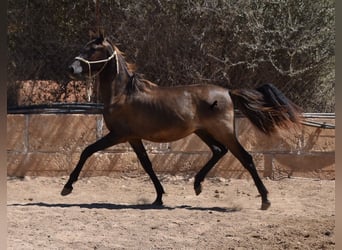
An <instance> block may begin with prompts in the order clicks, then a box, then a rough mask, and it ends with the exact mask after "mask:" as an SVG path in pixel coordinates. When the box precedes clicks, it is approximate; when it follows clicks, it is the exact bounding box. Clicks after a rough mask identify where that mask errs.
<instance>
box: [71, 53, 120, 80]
mask: <svg viewBox="0 0 342 250" xmlns="http://www.w3.org/2000/svg"><path fill="white" fill-rule="evenodd" d="M113 51H114V52H113V54H112V55H111V56H110V57H108V58H106V59H103V60H96V61H88V60H86V59H84V58H82V57H79V56H76V57H75V60H79V61H82V62H84V63H86V64H87V65H88V69H89V78H90V79H91V78H95V76H97V75H98V74H100V73H101V72H102V70H103V69H104V67H105V66H106V65H107V63H108V62H109V61H110V60H112V59H113V57H114V56H115V58H116V71H117V74H119V63H118V57H117V53H116V51H115V50H114V49H113ZM97 63H105V64H103V66H102V68H101V69H100V70H99V71H98V72H97V73H96V74H95V75H92V74H91V66H90V65H91V64H97Z"/></svg>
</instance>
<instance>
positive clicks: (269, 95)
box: [230, 84, 302, 134]
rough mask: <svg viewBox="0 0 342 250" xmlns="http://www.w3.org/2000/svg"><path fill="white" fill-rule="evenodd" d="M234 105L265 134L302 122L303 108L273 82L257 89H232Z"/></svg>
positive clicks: (231, 94)
mask: <svg viewBox="0 0 342 250" xmlns="http://www.w3.org/2000/svg"><path fill="white" fill-rule="evenodd" d="M230 96H231V98H232V100H233V103H234V106H235V107H236V108H238V109H239V110H240V111H241V112H242V113H243V114H244V115H245V116H246V117H247V118H248V119H249V120H250V121H251V122H252V124H254V125H255V126H256V127H257V128H258V129H259V130H261V131H262V132H264V133H265V134H271V133H272V132H275V131H276V129H277V127H281V128H290V127H292V126H293V125H299V124H300V122H301V116H300V115H301V113H302V110H301V108H300V107H299V106H297V105H296V104H294V103H293V102H291V101H290V100H289V99H288V98H286V96H285V95H284V94H283V93H282V92H281V91H280V90H279V89H277V88H276V87H275V86H273V85H272V84H265V85H262V86H261V87H259V88H257V89H255V90H247V89H235V90H230Z"/></svg>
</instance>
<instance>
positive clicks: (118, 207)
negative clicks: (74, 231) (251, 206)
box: [7, 202, 241, 213]
mask: <svg viewBox="0 0 342 250" xmlns="http://www.w3.org/2000/svg"><path fill="white" fill-rule="evenodd" d="M7 206H10V207H29V206H39V207H48V208H50V207H54V208H70V207H79V208H86V209H108V210H122V209H135V210H175V209H186V210H194V211H211V212H224V213H227V212H228V213H232V212H237V211H240V210H241V208H238V207H231V208H224V207H194V206H190V205H180V206H175V207H171V206H165V205H162V206H159V205H158V206H157V205H153V204H113V203H69V204H67V203H45V202H31V203H14V204H8V205H7Z"/></svg>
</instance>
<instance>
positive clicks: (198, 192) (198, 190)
mask: <svg viewBox="0 0 342 250" xmlns="http://www.w3.org/2000/svg"><path fill="white" fill-rule="evenodd" d="M194 188H195V193H196V195H199V194H200V193H201V192H202V185H201V184H198V185H195V187H194Z"/></svg>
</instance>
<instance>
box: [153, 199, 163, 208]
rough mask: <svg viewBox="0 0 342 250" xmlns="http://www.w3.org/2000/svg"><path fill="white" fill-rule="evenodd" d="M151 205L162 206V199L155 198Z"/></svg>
mask: <svg viewBox="0 0 342 250" xmlns="http://www.w3.org/2000/svg"><path fill="white" fill-rule="evenodd" d="M152 205H153V206H157V207H161V206H163V201H162V200H155V201H154V202H153V203H152Z"/></svg>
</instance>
